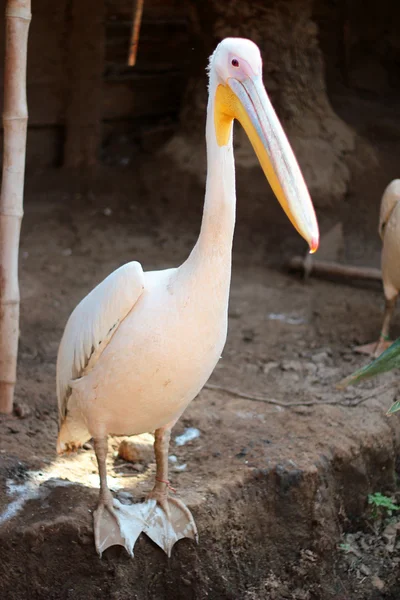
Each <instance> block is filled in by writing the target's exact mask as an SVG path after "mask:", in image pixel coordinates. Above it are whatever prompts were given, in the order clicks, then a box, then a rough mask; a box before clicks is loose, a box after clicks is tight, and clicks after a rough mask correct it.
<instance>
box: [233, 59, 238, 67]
mask: <svg viewBox="0 0 400 600" xmlns="http://www.w3.org/2000/svg"><path fill="white" fill-rule="evenodd" d="M238 66H239V61H238V59H237V58H232V67H236V68H238Z"/></svg>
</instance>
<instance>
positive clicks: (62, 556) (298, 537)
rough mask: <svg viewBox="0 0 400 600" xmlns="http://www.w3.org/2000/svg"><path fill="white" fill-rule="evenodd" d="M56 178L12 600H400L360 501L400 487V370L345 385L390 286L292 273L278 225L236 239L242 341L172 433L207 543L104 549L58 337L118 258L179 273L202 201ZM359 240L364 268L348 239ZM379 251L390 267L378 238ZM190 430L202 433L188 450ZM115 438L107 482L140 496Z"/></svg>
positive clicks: (5, 449)
mask: <svg viewBox="0 0 400 600" xmlns="http://www.w3.org/2000/svg"><path fill="white" fill-rule="evenodd" d="M165 168H167V167H165ZM53 177H54V180H53V182H52V181H51V175H48V176H47V179H46V181H47V186H48V188H47V192H46V193H45V194H44V193H43V192H42V191H40V192H39V191H38V190H39V187H40V186H39V185H38V186H36V183H35V179H32V180H31V181H30V184H29V189H30V194H29V195H28V198H27V201H26V207H25V208H26V212H25V217H24V222H23V232H22V241H21V263H20V265H21V266H20V278H21V300H22V316H21V340H20V361H19V373H18V377H19V379H18V388H17V398H16V402H17V411H18V414H19V416H12V417H5V416H2V417H1V418H0V440H1V442H0V453H1V454H0V539H1V544H0V597H1V598H2V599H6V600H24V599H27V600H28V599H32V600H33V599H38V600H53V599H54V600H64V599H69V600H70V599H72V600H83V599H85V600H92V599H93V600H94V599H95V598H96V599H97V598H110V599H113V600H133V599H138V600H139V599H140V600H142V599H143V600H144V599H150V598H151V599H153V598H154V599H162V598H166V599H171V600H172V599H177V600H179V599H185V600H186V599H203V598H210V599H215V600H217V599H231V600H239V599H245V600H262V599H265V600H266V599H271V600H281V599H286V598H287V599H291V600H330V599H332V600H333V599H335V600H339V599H341V600H345V599H346V600H347V599H350V598H351V599H352V600H356V599H357V600H361V599H362V600H364V599H365V600H366V599H367V598H368V599H377V598H386V599H388V598H398V594H399V592H400V587H399V584H398V574H397V570H398V569H397V563H398V560H399V558H400V550H399V547H398V544H397V545H396V539H395V541H394V544H393V548H391V550H390V551H389V550H388V549H387V547H386V545H385V544H386V542H385V538H384V537H383V532H384V531H385V527H387V525H388V523H387V522H385V523H382V524H377V523H376V522H375V521H374V520H373V519H372V517H371V516H370V515H369V516H368V512H366V511H367V496H368V494H369V493H374V492H382V493H387V494H389V495H390V496H393V498H395V494H396V484H397V467H398V462H397V456H398V450H399V447H400V437H399V427H398V420H397V419H396V417H392V418H390V419H389V418H388V417H386V416H385V410H386V409H387V408H388V407H389V406H390V403H391V401H392V400H393V398H394V396H395V394H396V385H395V376H394V375H392V374H388V375H386V376H385V377H382V379H381V380H380V381H378V382H373V383H366V384H364V385H362V386H360V387H359V388H356V389H349V390H346V391H344V392H343V391H338V390H336V389H335V383H336V382H337V381H339V380H340V379H341V378H342V377H343V376H344V375H346V374H348V373H349V372H351V371H352V370H353V369H354V368H355V367H356V366H359V365H360V364H362V363H363V362H365V357H361V356H360V355H357V354H354V352H353V347H354V345H356V344H358V343H364V342H368V341H372V340H373V339H374V338H375V337H376V335H377V333H378V331H379V328H380V324H381V316H382V314H381V310H382V304H383V302H382V293H381V290H380V286H379V285H372V284H371V285H367V284H364V285H363V286H361V285H355V284H354V283H353V284H352V285H346V284H345V283H344V282H338V281H336V282H329V281H321V280H316V279H310V280H309V281H308V282H306V283H305V282H303V281H302V280H301V279H300V278H299V277H296V276H294V275H290V274H288V273H286V272H285V271H284V269H283V268H282V260H283V258H284V257H285V256H286V255H288V254H290V253H292V252H295V251H302V252H303V251H304V250H305V248H304V244H303V243H302V241H301V240H299V239H298V238H297V237H296V234H295V233H293V232H292V231H291V228H290V226H289V224H287V223H286V221H285V220H284V218H283V217H279V218H278V220H277V221H274V226H273V227H272V226H271V227H269V228H268V226H266V229H265V233H264V236H260V233H259V232H256V233H255V234H254V235H253V236H248V237H247V238H246V237H245V236H244V235H243V234H242V233H239V236H238V239H237V241H236V244H235V255H234V272H233V281H232V291H231V303H230V312H229V315H230V325H229V337H228V343H227V346H226V348H225V351H224V353H223V357H222V360H221V361H220V363H219V364H218V367H217V368H216V370H215V372H214V374H213V376H212V378H211V380H210V383H211V384H212V385H214V386H219V387H220V388H221V389H215V388H214V389H210V388H207V389H204V390H203V391H202V392H201V394H200V395H199V396H198V397H197V398H196V399H195V400H194V401H193V403H192V404H191V405H190V406H189V408H188V410H187V411H186V412H185V414H184V415H183V417H182V418H181V420H180V421H179V423H178V424H177V425H176V428H175V430H174V435H173V441H172V444H171V454H172V455H174V456H176V462H175V463H171V479H172V482H173V485H174V486H175V487H176V488H177V489H178V494H179V496H180V497H182V498H183V499H184V500H185V501H186V502H187V504H188V505H189V506H190V508H191V509H192V511H193V514H194V516H195V518H196V521H197V525H198V528H199V534H200V542H199V545H198V546H195V545H194V543H192V542H190V541H187V540H185V541H181V542H179V543H178V544H177V545H176V546H175V548H174V551H173V556H172V558H171V559H169V560H168V559H167V558H166V557H165V555H164V554H163V553H162V552H161V551H160V550H159V549H158V548H156V547H155V546H154V545H153V544H152V542H150V541H149V540H148V539H146V538H145V537H144V536H141V538H140V539H139V541H138V543H137V545H136V548H135V558H134V559H133V560H131V559H129V558H128V556H127V555H126V553H125V552H124V551H123V550H122V549H119V548H112V549H109V550H107V551H106V553H105V555H104V557H103V559H102V560H99V559H98V557H97V556H96V554H95V549H94V545H93V533H92V516H91V512H92V510H93V508H94V507H95V503H96V497H97V485H98V480H97V470H96V466H95V460H94V455H93V451H92V450H91V449H90V446H88V449H86V450H82V451H80V452H79V453H77V454H76V455H72V456H69V457H62V458H57V457H56V455H55V440H56V434H57V411H56V400H55V362H56V354H57V348H58V343H59V340H60V338H61V335H62V330H63V327H64V324H65V322H66V319H67V317H68V315H69V313H70V311H71V310H72V309H73V307H74V306H75V305H76V303H77V302H78V301H79V300H80V298H81V297H82V296H83V295H84V294H86V293H87V292H88V291H89V290H90V289H91V288H92V287H93V286H94V285H95V284H96V283H97V282H98V281H100V280H101V279H102V278H103V277H104V276H105V275H107V274H108V273H109V272H110V271H112V270H113V269H114V268H116V267H117V266H119V265H120V264H122V263H124V262H126V261H128V260H132V259H138V260H141V262H142V264H143V266H144V268H145V269H151V268H154V267H160V268H162V267H164V266H166V265H173V264H179V261H182V260H183V259H184V258H185V256H186V255H187V253H188V251H189V250H190V248H191V246H192V244H193V241H194V239H195V236H196V232H197V231H198V226H199V220H198V219H199V212H198V209H196V208H194V209H193V210H192V209H191V208H188V210H187V212H188V213H193V215H192V216H193V218H191V219H190V218H187V219H186V221H185V223H182V221H181V219H180V218H179V215H176V213H175V212H174V211H171V210H170V208H169V206H168V205H167V204H166V205H165V206H163V205H162V203H160V204H158V205H157V207H156V206H152V205H151V204H148V203H145V202H142V203H138V202H133V203H132V202H130V201H128V200H127V197H128V196H129V191H130V190H129V185H131V184H130V183H128V182H127V181H125V179H124V177H125V176H124V174H123V172H121V173H120V175H119V177H120V179H119V182H118V183H119V186H120V189H125V191H126V194H125V196H124V195H122V196H119V197H116V196H110V195H109V189H108V187H107V177H104V181H103V182H102V183H101V185H100V189H94V190H91V186H90V184H89V185H88V187H87V188H86V192H85V193H84V194H82V193H77V192H76V190H74V185H73V184H71V183H68V182H66V181H65V180H64V181H63V182H62V183H61V184H60V181H59V180H58V179H57V177H55V176H53ZM114 177H115V173H114ZM81 187H82V186H81ZM98 187H99V186H98ZM59 189H64V190H65V192H64V193H63V194H60V192H59ZM88 189H89V193H88ZM238 195H239V198H240V186H239V191H238ZM277 210H278V209H276V208H271V211H272V214H277V213H276V212H274V211H277ZM239 214H240V213H239ZM174 215H175V216H174ZM240 231H241V230H240V227H239V232H240ZM360 239H361V241H362V238H360V237H359V243H361V242H360ZM267 240H269V241H267ZM350 247H351V248H353V255H354V256H355V257H356V259H357V252H354V248H356V241H355V238H354V236H353V237H352V238H351V243H350ZM358 259H359V256H358ZM365 260H367V261H368V264H374V265H376V264H377V262H378V260H379V244H378V243H376V244H375V245H374V244H372V245H371V246H370V252H369V255H368V256H367V258H366V259H365ZM358 262H359V260H358ZM393 333H394V334H399V333H400V322H399V318H398V317H397V318H396V320H395V323H394V331H393ZM235 392H236V393H239V394H240V393H242V394H246V395H249V396H254V397H257V396H262V398H264V399H266V401H261V400H255V399H244V398H241V397H239V396H238V395H237V394H236V393H235ZM188 427H195V428H197V429H198V430H199V432H200V435H199V437H197V438H196V439H194V440H193V441H191V442H189V443H187V444H185V445H183V446H178V445H176V443H175V441H174V440H175V436H176V435H178V434H181V433H183V432H184V431H185V430H186V429H187V428H188ZM117 447H118V441H117V440H115V439H112V440H110V448H111V449H112V452H111V453H110V458H109V475H110V477H111V482H112V488H113V489H114V490H115V491H116V493H120V492H121V490H125V491H129V492H131V493H132V494H133V496H134V497H135V498H136V499H139V498H141V497H143V496H144V494H145V492H146V491H148V490H149V489H150V488H151V486H152V478H153V475H154V469H155V465H154V462H153V461H152V460H150V462H149V461H145V463H144V464H141V465H136V466H135V467H132V466H131V465H129V464H126V463H124V461H121V459H119V458H117V456H116V449H117ZM185 464H186V467H184V465H185ZM349 535H350V536H351V535H353V537H352V538H351V537H350V538H348V536H349ZM346 536H347V537H346ZM392 537H393V536H392ZM349 539H350V541H349ZM341 544H342V545H341Z"/></svg>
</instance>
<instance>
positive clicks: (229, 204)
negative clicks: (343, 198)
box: [57, 38, 319, 555]
mask: <svg viewBox="0 0 400 600" xmlns="http://www.w3.org/2000/svg"><path fill="white" fill-rule="evenodd" d="M234 119H238V120H239V121H240V122H241V124H242V126H243V127H244V129H245V131H246V132H247V135H248V137H249V138H250V140H251V142H252V145H253V147H254V150H255V152H256V154H257V156H258V158H259V161H260V163H261V166H262V168H263V170H264V172H265V174H266V176H267V178H268V180H269V182H270V184H271V186H272V189H273V191H274V192H275V194H276V196H277V198H278V200H279V201H280V203H281V204H282V206H283V208H284V210H285V212H286V214H287V215H288V217H289V219H290V220H291V222H292V223H293V225H294V226H295V227H296V229H297V230H298V232H299V233H300V234H301V235H302V236H303V237H304V238H305V240H306V241H307V242H308V244H309V246H310V250H311V251H312V252H313V251H315V250H316V249H317V246H318V237H319V233H318V225H317V221H316V217H315V213H314V209H313V206H312V203H311V199H310V197H309V194H308V190H307V187H306V185H305V183H304V180H303V177H302V175H301V172H300V169H299V167H298V164H297V162H296V159H295V157H294V155H293V152H292V150H291V148H290V145H289V142H288V140H287V138H286V136H285V134H284V132H283V129H282V127H281V125H280V123H279V120H278V118H277V116H276V114H275V112H274V110H273V108H272V105H271V103H270V100H269V98H268V96H267V93H266V91H265V88H264V86H263V83H262V62H261V56H260V52H259V50H258V48H257V46H256V45H255V44H254V43H253V42H251V41H249V40H245V39H240V38H237V39H236V38H228V39H225V40H224V41H222V42H221V43H220V44H219V45H218V46H217V48H216V50H215V52H214V54H213V55H212V56H211V59H210V66H209V101H208V107H207V127H206V141H207V165H208V173H207V184H206V195H205V203H204V212H203V219H202V224H201V231H200V234H199V237H198V240H197V242H196V245H195V246H194V248H193V250H192V252H191V254H190V256H189V258H188V259H187V260H186V261H185V262H184V263H183V264H182V265H181V266H180V267H178V268H172V269H167V270H164V271H152V272H149V273H144V272H143V270H142V267H141V265H140V264H139V263H138V262H130V263H128V264H126V265H123V266H122V267H120V268H119V269H117V270H116V271H114V272H113V273H111V275H109V276H108V277H107V278H106V279H105V280H104V281H102V282H101V283H100V284H99V285H98V286H97V287H96V288H95V289H94V290H93V291H92V292H90V294H88V295H87V296H86V297H85V298H84V299H83V300H82V301H81V302H80V304H78V306H77V307H76V308H75V310H74V311H73V313H72V314H71V316H70V318H69V320H68V323H67V325H66V327H65V331H64V334H63V337H62V340H61V344H60V348H59V352H58V359H57V393H58V404H59V413H60V431H59V436H58V442H57V451H58V452H59V453H61V452H63V451H66V450H71V449H74V448H77V447H79V446H80V445H82V443H84V442H86V441H87V440H88V439H90V438H91V437H92V438H93V439H94V449H95V453H96V457H97V462H98V467H99V475H100V495H99V504H98V507H97V509H96V511H95V513H94V534H95V543H96V549H97V551H98V553H99V554H100V555H101V553H102V551H103V550H104V549H105V548H107V547H108V546H111V545H113V544H121V545H123V546H125V548H126V549H127V551H128V552H129V553H130V554H131V555H133V546H134V544H135V541H136V539H137V537H138V535H139V534H140V532H141V531H144V532H145V533H147V534H148V535H149V536H150V537H151V538H152V539H153V540H154V541H155V542H156V543H158V544H159V545H160V546H161V547H162V548H163V549H164V550H165V551H166V552H167V553H168V554H170V552H171V548H172V545H173V544H174V543H175V541H176V540H177V539H180V538H182V537H191V538H195V539H197V532H196V526H195V523H194V520H193V517H192V515H191V513H190V512H189V510H188V509H187V507H186V506H185V505H184V504H183V503H182V502H181V501H179V500H177V499H176V498H170V497H169V496H168V488H169V482H168V448H169V439H170V433H171V428H172V427H173V425H174V424H175V423H176V421H177V420H178V419H179V417H180V416H181V415H182V413H183V411H184V410H185V408H186V407H187V406H188V404H189V403H190V402H191V400H193V398H194V397H195V396H196V395H197V394H198V393H199V392H200V390H201V389H202V387H203V386H204V384H205V383H206V381H207V380H208V378H209V377H210V375H211V373H212V371H213V369H214V367H215V365H216V364H217V362H218V360H219V358H220V357H221V352H222V349H223V347H224V344H225V340H226V335H227V323H228V319H227V315H228V299H229V287H230V279H231V251H232V238H233V231H234V224H235V203H236V197H235V171H234V158H233V146H232V125H233V120H234ZM149 431H155V444H154V449H155V458H156V478H155V484H154V488H153V490H152V492H151V493H150V495H149V497H148V499H147V501H146V502H144V503H142V504H134V505H132V506H123V505H121V504H120V503H119V502H118V501H117V500H114V499H113V497H112V495H111V492H110V490H109V489H108V487H107V477H106V455H107V436H108V435H109V434H114V435H133V434H139V433H143V432H149Z"/></svg>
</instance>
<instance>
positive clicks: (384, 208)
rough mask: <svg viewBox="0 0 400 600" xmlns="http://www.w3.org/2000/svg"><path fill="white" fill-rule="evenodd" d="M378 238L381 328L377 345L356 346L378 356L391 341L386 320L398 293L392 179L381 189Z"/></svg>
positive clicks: (398, 231) (398, 224)
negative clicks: (381, 310) (382, 295)
mask: <svg viewBox="0 0 400 600" xmlns="http://www.w3.org/2000/svg"><path fill="white" fill-rule="evenodd" d="M378 231H379V235H380V237H381V240H382V255H381V268H382V281H383V291H384V294H385V311H384V315H383V323H382V329H381V333H380V336H379V340H378V341H377V342H373V343H372V344H366V345H365V346H358V347H357V348H356V350H357V351H358V352H362V353H363V354H372V355H373V356H374V357H375V358H376V357H378V356H379V355H380V354H381V353H382V352H383V351H384V350H386V348H388V347H389V346H390V345H391V344H392V343H393V342H391V341H390V338H389V332H390V321H391V319H392V316H393V311H394V309H395V307H396V300H397V296H398V294H399V291H400V179H394V180H393V181H392V182H391V183H389V185H388V186H387V188H386V189H385V191H384V193H383V196H382V200H381V209H380V214H379V229H378Z"/></svg>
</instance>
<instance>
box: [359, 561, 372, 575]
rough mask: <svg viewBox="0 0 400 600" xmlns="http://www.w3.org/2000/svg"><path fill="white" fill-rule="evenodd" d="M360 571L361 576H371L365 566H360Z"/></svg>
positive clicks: (369, 570)
mask: <svg viewBox="0 0 400 600" xmlns="http://www.w3.org/2000/svg"><path fill="white" fill-rule="evenodd" d="M360 571H361V573H362V574H363V575H371V569H370V568H369V567H367V565H364V564H362V565H360Z"/></svg>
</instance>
